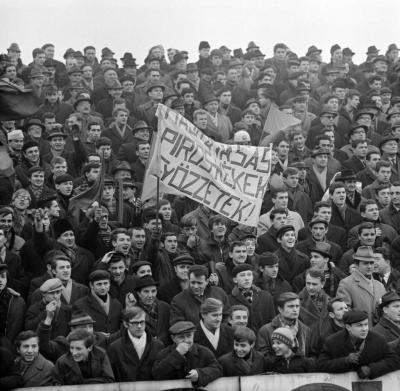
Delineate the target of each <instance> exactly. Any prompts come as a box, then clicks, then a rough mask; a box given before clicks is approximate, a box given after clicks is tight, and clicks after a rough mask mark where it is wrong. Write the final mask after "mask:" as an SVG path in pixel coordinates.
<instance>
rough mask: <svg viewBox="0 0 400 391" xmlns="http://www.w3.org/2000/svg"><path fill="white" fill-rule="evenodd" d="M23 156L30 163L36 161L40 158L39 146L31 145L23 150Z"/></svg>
mask: <svg viewBox="0 0 400 391" xmlns="http://www.w3.org/2000/svg"><path fill="white" fill-rule="evenodd" d="M24 156H25V158H26V159H27V160H28V161H29V162H31V163H37V162H38V161H39V158H40V154H39V148H38V147H31V148H28V149H26V150H25V152H24Z"/></svg>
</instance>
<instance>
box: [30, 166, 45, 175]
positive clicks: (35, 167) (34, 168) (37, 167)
mask: <svg viewBox="0 0 400 391" xmlns="http://www.w3.org/2000/svg"><path fill="white" fill-rule="evenodd" d="M34 172H44V168H43V167H40V166H33V167H31V168H30V169H29V170H28V176H31V175H32V174H33V173H34Z"/></svg>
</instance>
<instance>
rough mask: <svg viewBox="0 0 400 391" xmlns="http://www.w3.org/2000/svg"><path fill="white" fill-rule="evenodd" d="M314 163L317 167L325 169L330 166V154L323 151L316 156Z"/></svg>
mask: <svg viewBox="0 0 400 391" xmlns="http://www.w3.org/2000/svg"><path fill="white" fill-rule="evenodd" d="M314 164H315V166H316V167H318V168H321V169H324V168H326V167H327V166H328V155H327V154H325V153H323V154H321V155H317V156H315V157H314Z"/></svg>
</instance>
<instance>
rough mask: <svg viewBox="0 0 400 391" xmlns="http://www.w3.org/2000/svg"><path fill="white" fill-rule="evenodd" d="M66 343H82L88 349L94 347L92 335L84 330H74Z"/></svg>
mask: <svg viewBox="0 0 400 391" xmlns="http://www.w3.org/2000/svg"><path fill="white" fill-rule="evenodd" d="M67 341H68V343H69V344H70V343H71V342H73V341H83V343H84V344H85V347H86V348H90V347H91V346H93V345H94V341H95V338H94V334H93V333H90V332H89V331H87V330H86V329H76V330H73V331H71V332H70V333H69V334H68V337H67Z"/></svg>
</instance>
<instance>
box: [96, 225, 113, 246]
mask: <svg viewBox="0 0 400 391" xmlns="http://www.w3.org/2000/svg"><path fill="white" fill-rule="evenodd" d="M98 235H99V237H100V239H101V240H102V241H103V243H104V244H105V245H106V246H108V245H109V244H110V241H111V228H110V226H108V225H107V228H106V229H100V230H99V232H98Z"/></svg>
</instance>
